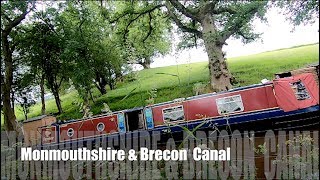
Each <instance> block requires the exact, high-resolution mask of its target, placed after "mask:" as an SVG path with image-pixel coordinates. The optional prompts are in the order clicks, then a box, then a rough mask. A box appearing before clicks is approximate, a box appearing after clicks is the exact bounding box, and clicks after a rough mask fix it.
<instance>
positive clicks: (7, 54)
mask: <svg viewBox="0 0 320 180" xmlns="http://www.w3.org/2000/svg"><path fill="white" fill-rule="evenodd" d="M8 35H9V34H8V33H7V32H2V46H3V51H2V52H3V56H4V65H5V77H4V82H3V114H4V125H5V128H6V130H7V131H16V132H18V133H20V132H21V129H20V128H19V126H18V123H17V121H16V116H15V114H14V109H13V107H12V106H11V87H12V81H13V62H12V52H11V50H10V47H9V41H8Z"/></svg>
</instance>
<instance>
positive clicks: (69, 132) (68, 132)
mask: <svg viewBox="0 0 320 180" xmlns="http://www.w3.org/2000/svg"><path fill="white" fill-rule="evenodd" d="M73 134H74V130H73V128H69V129H68V131H67V135H68V136H69V137H72V136H73Z"/></svg>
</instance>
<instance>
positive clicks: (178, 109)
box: [162, 106, 184, 122]
mask: <svg viewBox="0 0 320 180" xmlns="http://www.w3.org/2000/svg"><path fill="white" fill-rule="evenodd" d="M162 114H163V120H164V121H169V122H170V121H179V120H184V111H183V106H175V107H170V108H165V109H163V110H162Z"/></svg>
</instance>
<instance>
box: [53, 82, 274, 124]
mask: <svg viewBox="0 0 320 180" xmlns="http://www.w3.org/2000/svg"><path fill="white" fill-rule="evenodd" d="M269 84H271V82H270V83H266V84H262V83H260V84H253V85H249V86H243V87H238V88H234V89H230V90H228V91H221V92H218V93H207V94H201V95H197V96H191V97H187V98H185V99H184V100H193V99H198V98H203V97H209V96H213V95H220V94H224V93H230V92H235V91H239V90H244V89H250V88H255V87H260V86H266V85H269ZM172 103H175V101H174V100H171V101H166V102H162V103H157V104H153V105H149V106H145V107H156V106H162V105H166V104H172ZM145 107H144V106H141V107H135V108H131V109H124V110H121V111H115V112H112V114H110V113H109V114H106V113H105V114H99V115H95V116H91V117H87V118H81V119H71V120H67V121H62V122H61V121H60V122H57V124H66V123H70V122H76V121H83V120H87V119H93V118H99V117H104V116H112V115H116V114H119V113H126V112H133V111H138V110H143V109H144V108H145Z"/></svg>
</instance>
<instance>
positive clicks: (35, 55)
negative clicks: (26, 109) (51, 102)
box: [20, 9, 68, 114]
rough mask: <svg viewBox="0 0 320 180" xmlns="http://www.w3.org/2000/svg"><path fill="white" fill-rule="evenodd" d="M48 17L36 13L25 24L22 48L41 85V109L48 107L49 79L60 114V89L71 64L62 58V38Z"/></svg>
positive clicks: (22, 53)
mask: <svg viewBox="0 0 320 180" xmlns="http://www.w3.org/2000/svg"><path fill="white" fill-rule="evenodd" d="M48 11H49V12H50V13H52V12H54V11H55V10H54V9H48ZM49 16H50V14H49V13H48V14H46V13H44V12H37V13H36V19H37V21H36V22H34V23H32V24H29V25H28V27H26V29H27V30H26V31H27V33H25V36H24V38H23V40H22V44H21V46H20V49H21V56H23V57H24V59H25V61H26V65H27V66H29V67H30V72H31V73H32V74H34V77H36V79H37V81H38V83H39V84H40V89H41V97H42V111H44V110H45V107H44V83H45V81H44V80H46V84H47V87H49V89H50V91H51V92H52V94H53V96H54V98H55V102H56V106H57V109H58V113H59V114H61V113H62V112H63V109H62V105H61V100H60V95H59V92H60V87H61V85H62V83H63V81H65V80H67V74H68V69H67V68H68V67H67V66H68V63H67V62H65V61H63V59H62V58H61V54H62V51H63V48H64V46H63V44H64V43H63V38H62V36H61V34H60V33H58V32H57V31H56V30H55V29H54V28H53V27H54V25H53V23H54V22H52V21H50V20H49V18H48V17H49ZM51 16H52V15H51Z"/></svg>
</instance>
